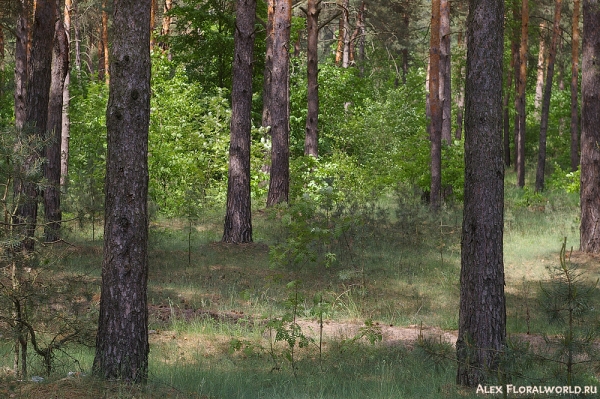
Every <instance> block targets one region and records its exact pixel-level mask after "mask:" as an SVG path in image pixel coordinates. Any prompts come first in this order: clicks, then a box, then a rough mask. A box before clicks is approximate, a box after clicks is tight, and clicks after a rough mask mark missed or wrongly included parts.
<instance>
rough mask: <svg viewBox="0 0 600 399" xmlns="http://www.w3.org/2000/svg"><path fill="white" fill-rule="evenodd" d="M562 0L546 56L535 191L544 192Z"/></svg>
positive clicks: (558, 5)
mask: <svg viewBox="0 0 600 399" xmlns="http://www.w3.org/2000/svg"><path fill="white" fill-rule="evenodd" d="M561 8H562V0H556V3H555V10H554V27H553V28H552V41H551V42H550V54H549V56H548V70H547V71H546V86H545V87H544V98H543V99H542V119H541V121H540V144H539V152H538V163H537V170H536V174H535V191H543V190H544V180H545V179H544V177H545V170H546V137H547V135H548V118H549V116H550V96H551V94H552V79H553V78H554V61H555V60H556V47H557V45H558V36H559V34H560V16H561V12H560V11H561Z"/></svg>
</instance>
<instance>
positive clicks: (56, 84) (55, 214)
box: [43, 9, 69, 242]
mask: <svg viewBox="0 0 600 399" xmlns="http://www.w3.org/2000/svg"><path fill="white" fill-rule="evenodd" d="M68 50H69V43H68V38H67V34H66V32H65V28H64V25H63V21H62V20H61V19H60V13H59V10H58V9H57V15H56V27H55V33H54V49H53V52H54V54H53V58H52V61H53V62H52V80H51V84H50V99H49V104H48V125H47V131H48V141H47V144H46V154H45V156H46V163H45V164H44V177H45V178H46V186H45V187H44V192H43V198H44V215H45V220H46V224H45V226H44V232H45V239H46V242H53V241H56V240H58V238H59V230H60V221H61V219H62V212H61V210H60V169H61V142H62V124H63V89H64V84H65V78H66V76H67V71H68V69H69V53H68Z"/></svg>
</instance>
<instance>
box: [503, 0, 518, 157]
mask: <svg viewBox="0 0 600 399" xmlns="http://www.w3.org/2000/svg"><path fill="white" fill-rule="evenodd" d="M513 7H514V2H513ZM513 12H514V8H513ZM511 33H512V34H511V38H510V55H511V56H510V69H509V70H508V71H507V73H506V75H507V78H506V92H505V95H504V99H503V101H504V117H503V118H502V119H503V123H504V135H503V138H504V165H505V166H506V167H507V168H508V167H509V166H510V165H511V158H510V136H511V134H510V113H509V111H510V109H509V104H510V94H511V88H512V82H513V76H514V77H515V78H516V77H517V76H518V71H517V65H518V59H519V36H518V35H519V32H518V30H517V29H516V28H513V29H512V32H511Z"/></svg>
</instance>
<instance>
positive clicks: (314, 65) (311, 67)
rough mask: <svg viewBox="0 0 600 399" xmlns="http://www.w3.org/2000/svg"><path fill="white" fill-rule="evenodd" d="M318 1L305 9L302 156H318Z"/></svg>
mask: <svg viewBox="0 0 600 399" xmlns="http://www.w3.org/2000/svg"><path fill="white" fill-rule="evenodd" d="M320 4H321V2H320V0H308V5H307V9H306V25H307V31H308V35H307V49H306V55H307V66H306V75H307V83H308V88H307V99H308V106H307V115H306V136H305V138H304V154H305V155H312V156H313V157H315V158H316V157H317V156H318V138H319V133H318V132H319V130H318V127H319V82H318V74H319V48H318V45H319V13H320V12H321V7H320Z"/></svg>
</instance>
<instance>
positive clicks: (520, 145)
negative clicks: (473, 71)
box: [515, 0, 529, 188]
mask: <svg viewBox="0 0 600 399" xmlns="http://www.w3.org/2000/svg"><path fill="white" fill-rule="evenodd" d="M528 29H529V0H522V7H521V46H520V48H519V79H518V90H517V95H516V96H515V104H516V108H517V115H518V120H517V129H516V131H517V137H516V143H515V145H516V147H517V160H516V162H517V185H518V186H519V187H521V188H522V187H524V186H525V131H526V129H527V115H526V111H525V109H526V107H525V89H526V87H527V41H528Z"/></svg>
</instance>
